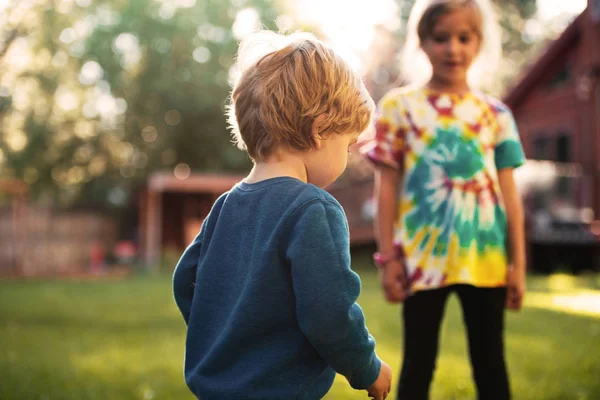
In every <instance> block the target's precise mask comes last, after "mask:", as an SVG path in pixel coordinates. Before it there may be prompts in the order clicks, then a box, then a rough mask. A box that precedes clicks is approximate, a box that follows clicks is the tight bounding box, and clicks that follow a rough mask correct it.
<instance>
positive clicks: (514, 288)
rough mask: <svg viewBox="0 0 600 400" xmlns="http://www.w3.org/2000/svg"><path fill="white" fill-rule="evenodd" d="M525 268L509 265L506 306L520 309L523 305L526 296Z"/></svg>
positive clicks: (511, 308) (515, 309) (516, 309)
mask: <svg viewBox="0 0 600 400" xmlns="http://www.w3.org/2000/svg"><path fill="white" fill-rule="evenodd" d="M525 286H526V283H525V268H524V267H521V266H516V265H514V266H509V268H508V274H507V275H506V308H508V309H509V310H514V311H519V310H520V309H521V307H522V306H523V297H524V296H525Z"/></svg>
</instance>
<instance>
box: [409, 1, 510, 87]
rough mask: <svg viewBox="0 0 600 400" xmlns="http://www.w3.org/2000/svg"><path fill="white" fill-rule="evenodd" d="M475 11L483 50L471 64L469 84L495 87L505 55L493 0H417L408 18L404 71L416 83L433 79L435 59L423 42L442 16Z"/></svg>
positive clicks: (423, 82) (481, 49) (420, 83)
mask: <svg viewBox="0 0 600 400" xmlns="http://www.w3.org/2000/svg"><path fill="white" fill-rule="evenodd" d="M464 8H467V9H471V10H472V11H473V12H474V13H475V21H476V22H475V23H476V26H475V31H476V33H477V34H478V35H479V37H480V39H481V45H480V50H479V54H478V55H477V57H476V58H475V60H474V61H473V64H472V65H471V68H469V72H468V76H467V80H468V82H469V85H471V86H473V87H478V88H491V87H492V86H493V85H494V83H495V79H496V72H497V71H496V70H497V68H498V64H499V63H500V60H501V57H502V37H501V31H500V27H499V25H498V20H497V17H496V13H495V11H494V9H493V7H492V4H491V3H490V1H489V0H417V1H416V3H415V5H414V6H413V8H412V10H411V12H410V17H409V19H408V34H407V39H406V44H405V46H404V49H403V51H402V60H401V64H402V73H403V75H404V77H405V78H406V80H407V81H408V82H410V83H411V84H414V85H419V86H422V85H425V84H426V83H427V82H428V81H429V79H431V74H432V69H431V63H430V62H429V60H428V59H427V56H426V55H425V53H424V52H423V50H422V48H421V44H422V43H423V41H424V40H426V39H427V38H428V37H429V35H431V33H432V32H433V29H434V26H435V23H436V22H437V21H438V19H439V17H440V16H442V15H444V14H446V13H449V12H451V11H454V10H457V9H464Z"/></svg>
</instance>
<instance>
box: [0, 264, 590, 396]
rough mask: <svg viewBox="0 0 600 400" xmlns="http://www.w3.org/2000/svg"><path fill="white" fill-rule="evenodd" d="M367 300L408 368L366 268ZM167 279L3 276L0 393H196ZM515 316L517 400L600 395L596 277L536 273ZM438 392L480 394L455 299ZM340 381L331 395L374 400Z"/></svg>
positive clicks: (391, 352)
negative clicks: (185, 369) (188, 378)
mask: <svg viewBox="0 0 600 400" xmlns="http://www.w3.org/2000/svg"><path fill="white" fill-rule="evenodd" d="M359 273H360V275H361V277H362V279H363V293H362V295H361V297H360V300H359V302H360V304H361V306H362V307H363V309H364V311H365V314H366V316H367V324H368V326H369V329H370V331H371V332H372V333H373V334H374V336H375V338H376V339H377V349H378V353H379V355H380V356H381V357H382V358H383V359H385V360H386V361H387V362H388V363H389V364H390V365H391V366H392V368H393V369H394V373H395V374H396V375H397V372H398V369H399V366H400V356H401V352H400V348H401V329H400V319H399V313H400V307H399V306H392V305H388V304H386V303H385V302H384V301H383V299H382V297H381V294H380V291H379V288H378V284H377V280H376V276H375V274H374V272H373V270H371V269H368V268H366V267H365V268H364V269H359ZM170 285H171V283H170V276H168V275H161V276H154V277H147V276H146V277H143V276H142V277H140V276H136V277H132V278H127V279H125V280H121V281H116V282H115V281H108V280H104V281H103V280H98V281H90V282H72V281H62V282H61V281H49V282H37V281H3V282H0V343H1V345H0V371H1V378H0V399H3V400H16V399H18V400H25V399H27V400H29V399H40V400H50V399H53V400H54V399H61V400H62V399H64V400H87V399H102V400H121V399H122V400H132V399H146V400H151V399H192V396H191V395H190V394H189V392H188V390H187V388H186V387H185V384H184V381H183V377H182V359H183V344H184V335H185V328H184V324H183V320H182V319H181V317H180V316H179V314H178V311H177V309H176V307H175V305H174V303H173V300H172V297H171V286H170ZM529 287H530V292H529V293H528V297H527V301H526V307H525V309H524V310H523V312H521V313H518V314H513V313H511V314H509V316H508V320H507V329H508V332H507V349H508V363H509V368H510V376H511V380H512V386H513V392H514V398H515V399H516V400H521V399H532V400H533V399H535V400H542V399H544V400H545V399H557V400H558V399H560V400H568V399H590V400H591V399H600V276H598V275H588V276H582V277H576V278H575V277H571V276H567V275H553V276H550V277H532V278H530V282H529ZM441 349H442V350H441V354H440V358H439V361H438V369H437V371H436V374H435V378H434V383H433V389H432V399H444V400H449V399H473V398H474V390H473V385H472V382H471V379H470V374H471V371H470V367H469V363H468V359H467V350H466V346H465V336H464V329H463V326H462V322H461V316H460V309H459V307H458V302H457V300H456V299H455V298H452V300H451V302H450V304H449V307H448V308H447V314H446V319H445V322H444V325H443V330H442V344H441ZM366 398H367V396H366V392H357V391H353V390H352V389H351V388H350V387H349V386H348V384H347V383H346V382H345V380H344V379H343V378H341V377H338V379H336V381H335V384H334V386H333V388H332V390H331V391H330V393H329V394H328V395H327V397H326V399H328V400H337V399H343V400H351V399H366Z"/></svg>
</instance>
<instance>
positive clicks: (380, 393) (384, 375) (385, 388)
mask: <svg viewBox="0 0 600 400" xmlns="http://www.w3.org/2000/svg"><path fill="white" fill-rule="evenodd" d="M390 390H392V369H391V368H390V366H389V365H387V364H386V363H385V362H383V361H381V370H379V376H378V377H377V380H376V381H375V382H373V384H372V385H371V386H369V387H368V388H367V392H368V393H369V398H371V399H374V400H385V398H386V397H387V395H388V394H389V393H390Z"/></svg>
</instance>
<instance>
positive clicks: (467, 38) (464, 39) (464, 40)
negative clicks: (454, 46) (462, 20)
mask: <svg viewBox="0 0 600 400" xmlns="http://www.w3.org/2000/svg"><path fill="white" fill-rule="evenodd" d="M470 41H471V36H470V35H463V36H461V37H460V42H461V43H462V44H467V43H469V42H470Z"/></svg>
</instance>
